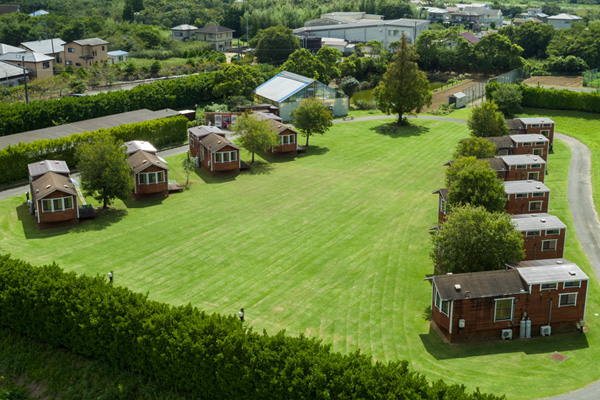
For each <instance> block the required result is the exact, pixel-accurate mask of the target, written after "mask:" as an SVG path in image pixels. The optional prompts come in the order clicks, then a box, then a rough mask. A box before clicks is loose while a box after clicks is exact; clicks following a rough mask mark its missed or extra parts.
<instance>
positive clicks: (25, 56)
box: [0, 49, 54, 63]
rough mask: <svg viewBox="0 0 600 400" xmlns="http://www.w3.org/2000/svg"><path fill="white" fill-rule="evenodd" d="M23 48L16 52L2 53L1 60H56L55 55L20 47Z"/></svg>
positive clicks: (36, 61) (37, 61) (33, 61)
mask: <svg viewBox="0 0 600 400" xmlns="http://www.w3.org/2000/svg"><path fill="white" fill-rule="evenodd" d="M19 50H21V51H20V52H18V53H17V52H15V53H5V54H2V55H0V60H2V61H10V62H13V63H14V62H18V63H20V62H22V61H25V62H31V63H39V62H45V61H52V60H54V58H53V57H50V56H47V55H44V54H40V53H34V52H31V51H23V49H19Z"/></svg>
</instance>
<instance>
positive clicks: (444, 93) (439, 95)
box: [424, 78, 487, 111]
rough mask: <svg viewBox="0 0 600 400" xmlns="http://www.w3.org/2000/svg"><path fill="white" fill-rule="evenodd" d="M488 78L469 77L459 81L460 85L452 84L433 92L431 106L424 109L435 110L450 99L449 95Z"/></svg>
mask: <svg viewBox="0 0 600 400" xmlns="http://www.w3.org/2000/svg"><path fill="white" fill-rule="evenodd" d="M486 80H487V78H479V79H468V80H466V81H464V82H461V83H459V84H458V85H454V86H450V87H447V88H445V89H442V90H438V91H437V92H433V99H432V103H431V106H430V107H429V108H427V109H425V110H424V111H427V110H435V109H436V108H438V107H439V106H440V105H441V104H442V103H446V102H447V101H448V96H450V95H451V94H454V93H457V92H462V91H463V90H465V89H467V88H470V87H471V86H475V85H477V84H478V83H480V82H485V81H486Z"/></svg>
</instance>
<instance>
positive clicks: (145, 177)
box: [138, 174, 148, 185]
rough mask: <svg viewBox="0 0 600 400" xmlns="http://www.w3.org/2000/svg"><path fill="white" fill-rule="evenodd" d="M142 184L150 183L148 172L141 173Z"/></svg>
mask: <svg viewBox="0 0 600 400" xmlns="http://www.w3.org/2000/svg"><path fill="white" fill-rule="evenodd" d="M138 176H139V178H138V179H139V180H140V185H145V184H147V183H148V175H147V174H139V175H138Z"/></svg>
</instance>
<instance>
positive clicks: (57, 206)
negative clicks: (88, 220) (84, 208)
mask: <svg viewBox="0 0 600 400" xmlns="http://www.w3.org/2000/svg"><path fill="white" fill-rule="evenodd" d="M72 208H73V198H72V197H70V196H69V197H60V198H57V199H45V200H42V212H54V211H63V210H70V209H72Z"/></svg>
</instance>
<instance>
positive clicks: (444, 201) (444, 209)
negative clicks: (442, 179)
mask: <svg viewBox="0 0 600 400" xmlns="http://www.w3.org/2000/svg"><path fill="white" fill-rule="evenodd" d="M440 210H442V213H443V214H444V215H446V200H444V199H442V198H440Z"/></svg>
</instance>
